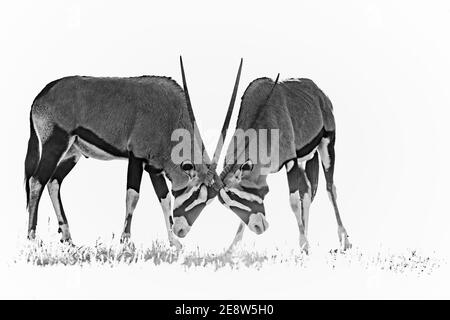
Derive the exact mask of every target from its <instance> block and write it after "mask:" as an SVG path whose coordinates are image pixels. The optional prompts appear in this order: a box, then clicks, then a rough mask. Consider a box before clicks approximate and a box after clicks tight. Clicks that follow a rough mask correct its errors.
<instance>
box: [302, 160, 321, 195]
mask: <svg viewBox="0 0 450 320" xmlns="http://www.w3.org/2000/svg"><path fill="white" fill-rule="evenodd" d="M305 173H306V177H307V178H308V181H309V184H310V186H311V202H312V201H313V200H314V197H315V196H316V192H317V186H318V185H319V153H318V152H316V153H315V154H314V157H313V158H312V159H310V160H308V161H306V164H305Z"/></svg>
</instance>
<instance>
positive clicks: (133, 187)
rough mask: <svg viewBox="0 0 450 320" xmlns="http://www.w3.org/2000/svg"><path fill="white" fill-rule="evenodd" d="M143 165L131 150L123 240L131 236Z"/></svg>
mask: <svg viewBox="0 0 450 320" xmlns="http://www.w3.org/2000/svg"><path fill="white" fill-rule="evenodd" d="M143 165H144V163H143V161H142V160H140V159H138V158H136V157H135V156H134V155H133V153H132V152H130V155H129V158H128V171H127V198H126V212H125V223H124V227H123V232H122V236H121V238H120V241H121V242H125V241H127V240H128V239H129V238H130V236H131V220H132V218H133V212H134V209H135V208H136V205H137V202H138V200H139V189H140V187H141V180H142V171H143Z"/></svg>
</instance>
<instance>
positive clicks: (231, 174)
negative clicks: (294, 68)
mask: <svg viewBox="0 0 450 320" xmlns="http://www.w3.org/2000/svg"><path fill="white" fill-rule="evenodd" d="M278 77H279V75H278V76H277V79H276V80H275V82H274V83H273V86H272V87H268V90H269V91H268V92H266V93H265V94H267V95H265V94H262V95H260V96H258V97H257V98H256V99H246V95H245V94H244V96H243V98H242V101H241V111H240V116H241V113H242V112H246V110H249V109H251V110H256V111H255V113H254V115H253V118H252V119H253V120H251V121H249V124H247V126H246V128H247V130H246V131H245V132H244V131H243V129H240V128H237V129H236V132H235V134H234V136H233V140H232V142H231V143H230V147H229V148H228V151H227V156H226V158H225V165H224V169H223V171H222V173H221V174H220V177H219V178H220V180H221V181H222V184H223V188H222V189H221V190H220V191H219V201H220V202H221V203H222V204H223V205H225V206H226V207H227V208H229V209H231V210H232V211H233V212H234V213H235V214H236V215H237V216H238V217H239V218H240V219H241V220H242V221H243V222H244V223H245V224H246V225H247V226H248V227H249V229H250V230H252V231H253V232H255V233H256V234H261V233H263V232H264V231H266V230H267V228H268V227H269V224H268V222H267V220H266V212H265V208H264V197H265V196H266V194H267V193H268V192H269V187H268V186H267V183H266V178H267V175H268V174H269V172H273V171H274V170H273V168H270V167H271V166H273V165H275V164H274V163H270V162H269V164H268V165H267V164H263V163H261V161H260V157H259V153H258V150H259V149H260V148H261V139H264V137H262V136H258V134H259V133H260V132H257V131H256V130H255V129H257V128H258V125H257V124H256V122H257V119H258V117H260V116H264V115H263V113H262V111H263V108H264V107H265V106H266V105H267V103H268V101H269V99H270V97H271V96H272V93H273V91H274V89H275V87H276V85H277V82H278ZM248 104H252V106H251V108H247V107H248ZM255 106H256V108H255ZM238 122H239V119H238ZM251 130H253V131H251ZM252 132H253V133H254V134H253V135H252V134H251V133H252ZM276 132H278V131H276ZM264 133H267V130H266V131H264ZM271 134H272V133H271ZM266 137H267V136H266ZM273 138H274V136H273V135H272V138H271V139H270V142H269V141H268V140H265V142H263V143H266V151H267V150H268V149H267V148H272V147H273V146H274V144H275V143H276V144H277V145H278V135H276V137H275V139H274V140H272V139H273ZM252 142H254V143H256V154H254V153H255V152H252V148H251V147H250V145H251V143H252ZM253 150H255V148H253ZM272 151H273V149H271V152H272ZM277 155H278V152H277ZM277 162H278V161H277ZM268 166H269V167H268ZM275 166H278V165H277V164H276V165H275Z"/></svg>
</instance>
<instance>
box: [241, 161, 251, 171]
mask: <svg viewBox="0 0 450 320" xmlns="http://www.w3.org/2000/svg"><path fill="white" fill-rule="evenodd" d="M252 170H253V162H252V161H251V160H247V161H246V162H245V163H243V164H242V165H241V171H252Z"/></svg>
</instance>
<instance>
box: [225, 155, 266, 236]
mask: <svg viewBox="0 0 450 320" xmlns="http://www.w3.org/2000/svg"><path fill="white" fill-rule="evenodd" d="M223 174H224V173H222V174H221V176H223ZM223 184H224V188H222V189H221V190H220V192H219V201H220V202H221V203H222V204H223V205H224V206H226V207H227V208H230V209H231V210H232V211H233V212H234V213H235V214H236V215H237V216H238V217H239V218H240V219H241V220H242V221H243V222H244V223H245V224H246V225H247V226H248V227H249V229H250V230H252V231H253V232H255V233H256V234H261V233H263V232H264V231H266V230H267V228H268V227H269V223H268V222H267V220H266V217H265V214H266V212H265V209H264V197H265V195H266V194H267V193H268V192H269V187H268V186H267V184H266V176H263V175H261V174H260V170H259V168H257V167H256V166H254V165H253V163H252V162H251V161H250V160H248V161H246V162H245V163H244V164H242V165H234V166H233V167H232V168H231V170H230V171H229V172H228V173H226V174H225V176H224V177H223Z"/></svg>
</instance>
